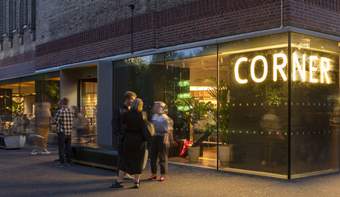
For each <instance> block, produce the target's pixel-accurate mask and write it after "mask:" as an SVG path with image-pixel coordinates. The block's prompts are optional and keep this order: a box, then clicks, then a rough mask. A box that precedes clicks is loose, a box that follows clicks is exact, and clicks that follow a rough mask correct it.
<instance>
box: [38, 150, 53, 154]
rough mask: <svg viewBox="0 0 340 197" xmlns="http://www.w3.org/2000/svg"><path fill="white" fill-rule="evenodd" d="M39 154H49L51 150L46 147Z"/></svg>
mask: <svg viewBox="0 0 340 197" xmlns="http://www.w3.org/2000/svg"><path fill="white" fill-rule="evenodd" d="M40 154H42V155H49V154H51V152H50V151H48V150H47V149H44V150H43V151H41V152H40Z"/></svg>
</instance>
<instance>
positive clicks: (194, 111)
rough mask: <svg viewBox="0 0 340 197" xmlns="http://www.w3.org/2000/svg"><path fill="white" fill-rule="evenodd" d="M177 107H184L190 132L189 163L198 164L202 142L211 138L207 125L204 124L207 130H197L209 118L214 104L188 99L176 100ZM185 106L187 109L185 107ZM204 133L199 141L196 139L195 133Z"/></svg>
mask: <svg viewBox="0 0 340 197" xmlns="http://www.w3.org/2000/svg"><path fill="white" fill-rule="evenodd" d="M176 106H178V108H180V106H182V109H184V110H182V111H181V112H182V117H183V118H184V120H186V121H187V125H188V126H187V128H188V130H189V140H190V141H191V142H192V145H191V146H190V147H189V149H188V156H189V161H191V162H197V161H198V158H199V156H200V154H201V147H200V146H199V145H200V141H201V140H202V139H203V138H205V136H209V135H210V134H208V132H210V131H209V130H207V127H206V126H207V124H204V127H205V128H202V127H201V128H199V129H197V126H198V125H199V124H200V123H202V122H203V120H204V119H206V117H207V116H208V112H209V111H211V110H212V109H213V104H212V103H211V102H202V101H199V100H198V99H196V98H193V97H188V98H181V99H177V100H176ZM183 106H185V107H183ZM195 130H196V131H199V130H200V131H204V133H203V134H202V136H200V137H199V138H198V139H195V137H194V131H195Z"/></svg>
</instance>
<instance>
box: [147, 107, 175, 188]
mask: <svg viewBox="0 0 340 197" xmlns="http://www.w3.org/2000/svg"><path fill="white" fill-rule="evenodd" d="M153 112H154V114H153V116H152V118H151V122H152V123H153V125H154V127H155V136H154V137H153V138H152V140H151V158H150V159H151V162H150V165H151V173H152V175H151V177H150V180H157V168H158V165H159V167H160V174H161V176H160V179H159V181H161V182H163V181H165V174H166V173H167V171H168V150H169V146H170V140H171V139H172V135H171V133H172V130H173V121H172V119H171V118H170V117H169V116H168V115H167V114H166V104H165V103H164V102H161V101H156V102H155V103H154V106H153ZM157 161H158V164H157Z"/></svg>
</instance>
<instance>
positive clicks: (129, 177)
mask: <svg viewBox="0 0 340 197" xmlns="http://www.w3.org/2000/svg"><path fill="white" fill-rule="evenodd" d="M124 179H125V180H135V177H133V176H131V175H130V174H125V176H124Z"/></svg>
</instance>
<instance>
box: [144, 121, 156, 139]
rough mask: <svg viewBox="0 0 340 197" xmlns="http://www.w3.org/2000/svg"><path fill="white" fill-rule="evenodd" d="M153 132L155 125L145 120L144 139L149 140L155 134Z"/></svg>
mask: <svg viewBox="0 0 340 197" xmlns="http://www.w3.org/2000/svg"><path fill="white" fill-rule="evenodd" d="M155 133H156V131H155V126H154V125H153V124H152V123H151V122H149V121H145V128H144V139H145V140H146V141H148V140H150V139H151V138H152V137H153V136H155Z"/></svg>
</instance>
